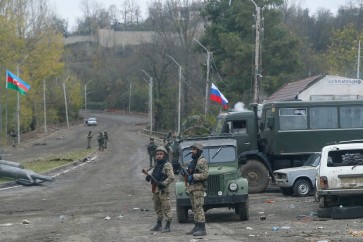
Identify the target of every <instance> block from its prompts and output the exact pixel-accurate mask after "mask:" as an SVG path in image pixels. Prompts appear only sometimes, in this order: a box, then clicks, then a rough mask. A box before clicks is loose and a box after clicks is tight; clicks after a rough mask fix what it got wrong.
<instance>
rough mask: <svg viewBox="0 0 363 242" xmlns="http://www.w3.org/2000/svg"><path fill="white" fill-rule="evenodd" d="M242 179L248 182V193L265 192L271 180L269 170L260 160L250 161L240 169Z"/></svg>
mask: <svg viewBox="0 0 363 242" xmlns="http://www.w3.org/2000/svg"><path fill="white" fill-rule="evenodd" d="M240 171H241V175H242V177H244V178H246V179H247V180H248V193H259V192H263V191H264V190H265V189H266V187H267V185H268V183H269V181H270V179H269V176H268V170H267V168H266V166H265V165H264V164H262V163H261V162H260V161H258V160H248V161H247V163H246V164H244V165H241V167H240Z"/></svg>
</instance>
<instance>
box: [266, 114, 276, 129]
mask: <svg viewBox="0 0 363 242" xmlns="http://www.w3.org/2000/svg"><path fill="white" fill-rule="evenodd" d="M266 125H267V127H269V128H270V129H273V127H274V117H273V116H268V117H267V123H266Z"/></svg>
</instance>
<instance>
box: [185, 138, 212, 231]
mask: <svg viewBox="0 0 363 242" xmlns="http://www.w3.org/2000/svg"><path fill="white" fill-rule="evenodd" d="M190 148H191V150H192V159H193V160H192V161H191V162H190V164H189V165H188V173H189V175H188V182H189V186H188V187H187V189H186V191H187V192H188V193H189V198H190V203H191V205H192V210H193V214H194V228H193V229H192V230H191V231H190V232H187V234H188V235H189V234H192V235H194V236H203V235H206V234H207V232H206V230H205V215H204V210H203V205H204V192H205V191H206V190H207V178H208V174H209V173H208V162H207V160H206V159H205V158H204V157H203V156H202V155H201V154H202V152H203V145H202V144H200V143H195V144H194V145H192V146H191V147H190Z"/></svg>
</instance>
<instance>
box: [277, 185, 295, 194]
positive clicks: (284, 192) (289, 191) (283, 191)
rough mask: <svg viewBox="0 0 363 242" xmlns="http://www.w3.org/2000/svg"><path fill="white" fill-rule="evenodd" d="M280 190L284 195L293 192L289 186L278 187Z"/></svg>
mask: <svg viewBox="0 0 363 242" xmlns="http://www.w3.org/2000/svg"><path fill="white" fill-rule="evenodd" d="M280 191H281V193H282V194H284V195H285V196H291V195H292V194H294V190H293V189H292V188H291V187H280Z"/></svg>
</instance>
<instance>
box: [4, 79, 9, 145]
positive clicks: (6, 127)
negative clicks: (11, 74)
mask: <svg viewBox="0 0 363 242" xmlns="http://www.w3.org/2000/svg"><path fill="white" fill-rule="evenodd" d="M5 87H6V88H5V98H6V106H5V147H6V146H7V144H8V72H6V79H5Z"/></svg>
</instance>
